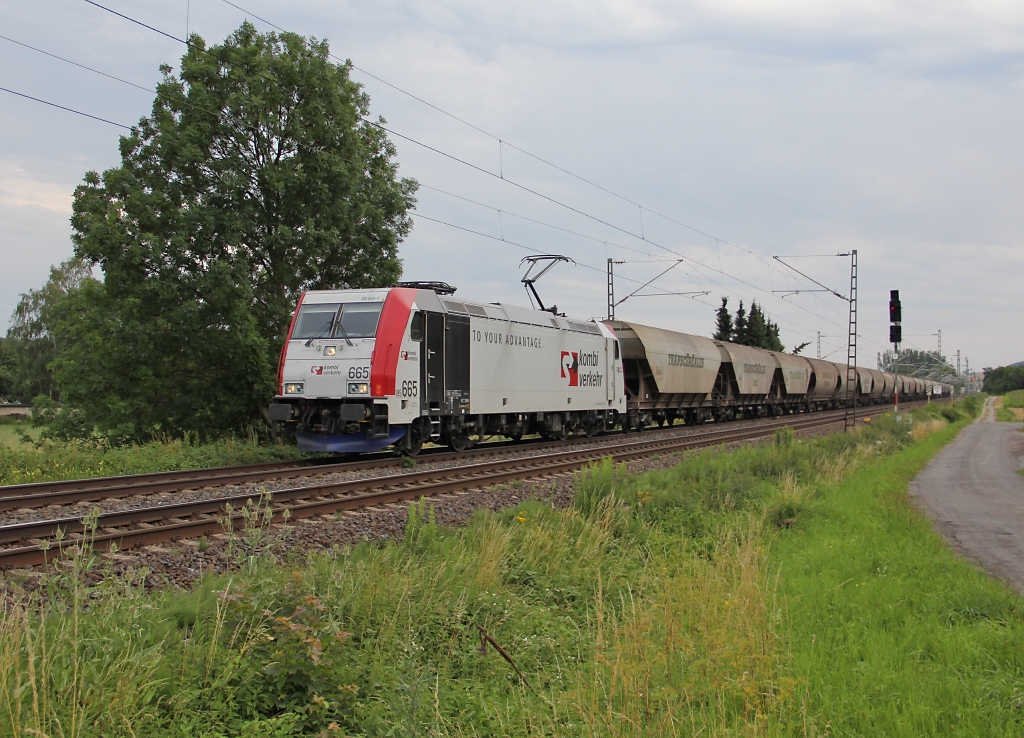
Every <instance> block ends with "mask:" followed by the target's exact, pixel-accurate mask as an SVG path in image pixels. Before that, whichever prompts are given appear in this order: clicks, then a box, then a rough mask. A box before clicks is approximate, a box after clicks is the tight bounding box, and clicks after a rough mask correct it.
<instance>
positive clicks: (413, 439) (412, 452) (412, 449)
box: [402, 428, 423, 456]
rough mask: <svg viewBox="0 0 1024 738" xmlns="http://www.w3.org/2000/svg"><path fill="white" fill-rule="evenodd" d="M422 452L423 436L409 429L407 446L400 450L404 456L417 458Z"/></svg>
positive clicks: (413, 429)
mask: <svg viewBox="0 0 1024 738" xmlns="http://www.w3.org/2000/svg"><path fill="white" fill-rule="evenodd" d="M422 450H423V436H421V435H420V432H419V431H418V430H416V429H415V428H410V429H409V445H408V446H406V447H405V448H403V449H402V453H403V454H405V455H406V456H419V453H420V451H422Z"/></svg>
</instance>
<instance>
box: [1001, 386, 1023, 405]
mask: <svg viewBox="0 0 1024 738" xmlns="http://www.w3.org/2000/svg"><path fill="white" fill-rule="evenodd" d="M1003 407H1006V408H1011V407H1016V408H1024V390H1014V391H1013V392H1007V393H1006V394H1005V395H1003Z"/></svg>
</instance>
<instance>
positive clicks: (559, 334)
mask: <svg viewBox="0 0 1024 738" xmlns="http://www.w3.org/2000/svg"><path fill="white" fill-rule="evenodd" d="M622 371H623V369H622V361H621V359H620V357H619V348H618V342H617V341H616V339H615V336H614V334H613V333H612V331H611V330H610V329H609V328H607V327H606V326H605V325H603V324H601V323H596V322H593V321H577V320H569V319H566V318H564V317H560V316H556V315H554V314H552V313H550V312H546V311H540V310H531V309H528V308H521V307H511V306H503V305H500V304H487V305H484V304H479V303H466V302H462V301H459V300H455V299H453V298H451V297H448V296H439V295H438V294H437V293H436V292H435V291H434V290H433V289H427V288H416V287H401V286H400V287H393V288H388V289H375V290H321V291H311V292H307V293H305V294H304V295H303V296H302V298H301V299H300V301H299V305H298V307H297V309H296V312H295V317H294V318H293V321H292V326H291V329H290V331H289V336H288V340H287V342H286V344H285V347H284V349H283V350H282V356H281V365H280V371H279V387H278V396H277V397H275V400H274V403H273V404H272V405H271V407H270V415H271V419H272V420H273V421H275V422H276V423H278V424H280V423H285V424H290V425H291V426H293V427H294V429H295V431H296V436H297V439H298V443H299V446H300V448H303V449H305V450H311V451H312V450H315V451H370V450H376V449H380V448H384V447H385V446H388V445H392V444H394V445H395V446H396V447H397V448H399V449H401V450H403V451H405V452H407V453H416V452H418V451H419V449H420V447H421V446H422V444H423V442H424V441H427V440H431V441H434V442H443V443H447V444H448V445H450V446H451V447H453V448H455V449H464V448H466V447H467V446H468V445H470V444H471V443H473V442H474V441H476V440H478V439H479V438H482V437H484V436H488V435H503V436H507V437H510V438H519V437H521V436H522V435H523V434H526V433H540V434H542V435H545V436H550V437H554V438H562V437H565V436H566V435H567V434H568V433H571V432H583V433H587V434H591V433H594V432H597V431H601V430H604V429H607V428H610V427H611V426H612V425H614V424H615V423H616V422H617V419H618V416H619V414H620V413H624V412H625V409H626V398H625V392H624V388H623V374H622Z"/></svg>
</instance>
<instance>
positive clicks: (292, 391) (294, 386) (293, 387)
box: [284, 382, 305, 395]
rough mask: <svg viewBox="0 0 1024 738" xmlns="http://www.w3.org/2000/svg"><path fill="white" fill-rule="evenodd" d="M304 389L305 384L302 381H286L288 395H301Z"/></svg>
mask: <svg viewBox="0 0 1024 738" xmlns="http://www.w3.org/2000/svg"><path fill="white" fill-rule="evenodd" d="M303 389H305V386H304V384H303V383H302V382H286V383H285V385H284V393H285V394H286V395H301V394H302V390H303Z"/></svg>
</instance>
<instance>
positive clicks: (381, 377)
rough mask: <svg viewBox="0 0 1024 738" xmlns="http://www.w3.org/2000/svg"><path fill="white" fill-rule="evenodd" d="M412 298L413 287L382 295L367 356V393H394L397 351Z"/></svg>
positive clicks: (413, 298)
mask: <svg viewBox="0 0 1024 738" xmlns="http://www.w3.org/2000/svg"><path fill="white" fill-rule="evenodd" d="M415 300H416V290H414V289H410V288H408V287H395V288H394V289H392V290H391V291H390V292H388V296H387V297H385V298H384V307H383V308H382V309H381V311H380V321H379V322H378V323H377V340H376V341H375V342H374V347H373V357H372V358H371V359H370V394H371V395H372V396H373V397H387V396H388V395H393V394H395V376H396V375H397V374H398V353H399V351H400V350H401V348H402V339H403V338H405V329H406V327H407V326H408V325H409V314H410V313H411V312H412V306H413V302H414V301H415Z"/></svg>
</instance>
